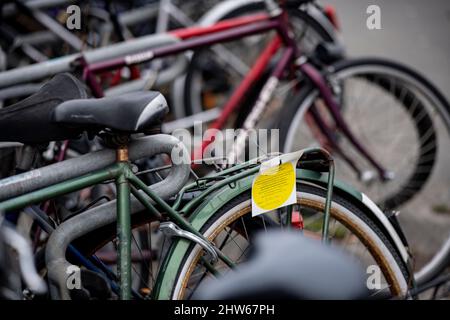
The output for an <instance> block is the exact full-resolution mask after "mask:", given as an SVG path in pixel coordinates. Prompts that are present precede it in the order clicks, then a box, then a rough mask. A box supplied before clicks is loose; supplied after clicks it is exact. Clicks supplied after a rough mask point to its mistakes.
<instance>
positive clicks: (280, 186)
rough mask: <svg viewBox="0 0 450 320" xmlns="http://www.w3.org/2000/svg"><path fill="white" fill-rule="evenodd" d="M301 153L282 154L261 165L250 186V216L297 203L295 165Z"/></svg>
mask: <svg viewBox="0 0 450 320" xmlns="http://www.w3.org/2000/svg"><path fill="white" fill-rule="evenodd" d="M302 154H303V151H302V150H300V151H297V152H292V153H287V154H283V155H281V156H278V157H275V158H272V159H270V160H268V161H266V162H263V163H262V164H261V167H260V169H259V173H258V174H257V175H256V176H255V179H254V180H253V184H252V216H253V217H254V216H257V215H259V214H262V213H265V212H268V211H272V210H275V209H278V208H281V207H284V206H287V205H290V204H293V203H296V202H297V188H296V170H295V167H296V164H297V161H298V159H300V157H301V155H302Z"/></svg>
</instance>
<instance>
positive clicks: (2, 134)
mask: <svg viewBox="0 0 450 320" xmlns="http://www.w3.org/2000/svg"><path fill="white" fill-rule="evenodd" d="M167 112H168V106H167V102H166V100H165V99H164V97H163V96H162V95H161V94H160V93H159V92H155V91H148V92H133V93H129V94H125V95H122V96H120V97H108V98H101V99H88V94H87V91H86V89H85V87H84V85H83V84H82V83H81V82H80V81H78V80H77V79H76V78H75V77H73V76H71V75H70V74H68V73H63V74H59V75H56V76H55V77H54V78H53V79H52V80H50V81H49V82H48V83H46V84H45V85H44V86H43V87H42V88H41V89H40V90H39V91H38V92H36V93H35V94H33V95H32V96H30V97H28V98H26V99H25V100H23V101H20V102H18V103H16V104H14V105H12V106H9V107H6V108H4V109H0V141H14V142H21V143H25V144H31V145H33V144H41V143H46V142H49V141H55V140H56V141H57V140H66V139H74V138H77V137H78V136H79V135H80V134H81V133H83V132H84V131H88V132H91V133H98V132H100V131H102V130H105V129H108V130H112V131H118V132H125V133H137V132H144V131H145V130H146V129H148V128H150V127H152V126H154V125H155V124H156V123H157V122H159V121H161V120H162V118H163V117H164V115H165V114H166V113H167Z"/></svg>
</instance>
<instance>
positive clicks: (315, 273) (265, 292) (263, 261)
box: [194, 230, 369, 300]
mask: <svg viewBox="0 0 450 320" xmlns="http://www.w3.org/2000/svg"><path fill="white" fill-rule="evenodd" d="M254 250H255V251H254V252H253V255H252V257H251V258H250V260H249V261H248V262H246V263H243V264H241V265H239V266H238V267H237V268H236V272H231V273H228V274H226V275H224V276H223V277H221V278H220V279H217V280H216V279H214V280H212V279H211V280H209V281H206V282H205V283H204V284H203V285H202V287H201V288H199V291H198V293H197V294H196V295H195V296H194V299H198V300H208V299H211V300H235V299H237V300H241V299H242V300H244V299H280V300H281V299H339V300H346V299H367V298H368V297H369V291H368V289H367V288H366V286H365V283H366V280H365V279H366V277H365V274H364V271H363V270H362V268H361V267H360V266H359V265H358V263H356V261H355V260H353V259H351V258H350V257H348V256H347V255H346V254H344V252H342V251H341V250H340V249H339V248H337V247H332V246H326V245H324V244H322V243H321V242H320V241H318V240H314V239H309V238H306V237H304V236H303V235H301V234H300V233H298V232H295V231H292V232H286V230H277V231H270V232H267V233H265V234H259V235H258V236H257V237H256V239H255V247H254Z"/></svg>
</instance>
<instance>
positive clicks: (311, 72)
mask: <svg viewBox="0 0 450 320" xmlns="http://www.w3.org/2000/svg"><path fill="white" fill-rule="evenodd" d="M299 68H300V70H301V72H302V73H303V74H305V75H306V76H307V77H308V78H309V79H310V80H311V81H312V83H313V84H314V85H315V86H316V87H317V88H318V90H319V92H320V95H321V97H322V98H323V100H324V102H325V105H326V106H327V108H328V110H329V111H330V113H331V115H332V117H333V119H334V121H335V122H336V124H337V126H338V128H339V129H340V130H342V132H343V133H344V134H345V136H346V137H347V138H348V139H349V141H350V142H351V143H352V144H353V146H354V147H355V148H356V149H357V150H358V151H359V152H360V153H361V154H362V155H363V156H364V157H365V158H366V159H367V160H368V161H369V162H370V163H371V164H372V165H373V166H374V168H375V169H376V170H377V171H378V174H379V175H380V177H381V178H382V179H386V178H387V176H388V172H387V170H386V169H385V168H383V167H382V165H381V164H380V163H379V162H378V161H376V160H375V158H374V157H373V156H372V155H371V154H370V153H369V152H368V150H367V149H366V148H365V147H364V146H363V145H362V144H361V143H360V142H359V141H358V139H357V138H356V137H355V136H354V135H353V133H352V132H351V130H350V128H349V127H348V125H347V124H346V122H345V120H344V119H343V117H342V115H341V113H340V111H339V109H340V108H339V105H338V104H337V103H336V101H335V100H334V98H333V93H332V92H331V89H330V88H329V86H328V85H327V84H326V82H325V79H324V77H323V76H322V75H321V74H320V72H319V71H318V70H317V69H315V68H314V67H313V66H312V65H311V64H308V63H303V64H301V65H300V67H299ZM317 116H319V117H320V114H318V115H317ZM316 123H317V125H318V127H319V128H320V129H321V130H322V132H323V133H324V134H325V136H326V135H327V129H326V128H325V127H324V126H322V125H321V124H320V122H316ZM327 140H328V142H330V145H331V146H333V147H334V148H335V149H336V150H337V151H339V150H340V148H339V147H338V146H337V144H336V143H335V142H334V141H333V139H328V138H327ZM341 153H342V154H343V152H342V151H341ZM343 155H344V154H343ZM344 157H345V158H346V160H347V161H348V162H349V164H350V166H351V167H353V168H357V167H356V164H355V163H354V162H353V161H352V160H351V159H350V158H349V157H347V156H345V155H344ZM357 171H359V170H357Z"/></svg>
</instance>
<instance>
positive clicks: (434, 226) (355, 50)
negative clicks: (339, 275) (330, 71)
mask: <svg viewBox="0 0 450 320" xmlns="http://www.w3.org/2000/svg"><path fill="white" fill-rule="evenodd" d="M319 2H321V3H322V4H332V5H334V6H335V8H336V9H337V13H338V16H339V20H340V23H341V26H342V36H343V40H344V43H345V44H346V47H347V49H348V54H349V55H351V56H362V55H366V56H367V55H374V56H382V57H387V58H392V59H395V60H398V61H400V62H403V63H405V64H408V65H410V66H413V67H414V68H415V69H417V70H418V71H420V72H422V73H423V74H424V75H426V77H427V78H429V79H430V80H431V81H432V82H433V83H435V84H436V85H437V86H438V87H439V88H440V89H441V90H442V92H443V93H444V94H445V95H446V96H447V97H448V98H450V37H449V33H448V32H449V30H450V1H448V0H430V1H423V0H395V1H393V0H321V1H319ZM371 4H375V5H378V6H379V7H380V9H381V27H382V29H381V30H368V28H367V27H366V19H367V17H368V14H367V13H366V9H367V7H368V6H369V5H371ZM440 133H441V134H445V131H444V130H441V132H440ZM449 164H450V146H449V145H448V144H447V145H446V147H444V150H442V152H441V155H440V158H439V161H438V166H437V168H436V170H435V171H434V174H433V177H432V179H431V181H430V182H429V184H428V185H427V187H426V192H424V193H422V194H421V195H420V198H419V199H417V200H416V201H412V202H410V203H409V204H408V205H406V206H405V207H403V208H402V210H401V214H400V218H401V222H402V225H403V226H404V228H405V230H406V233H407V236H408V237H409V239H410V242H411V244H412V246H413V248H414V250H415V251H416V253H417V255H418V263H419V264H422V263H423V262H424V261H426V260H427V259H428V258H429V257H430V256H431V255H432V254H433V253H434V252H436V250H437V249H438V248H439V245H440V244H441V243H442V240H443V239H445V238H446V236H447V235H449V234H450V213H447V214H442V213H441V214H438V213H436V212H435V211H436V210H433V206H435V205H438V204H443V205H447V206H450V200H449V199H450V169H449V168H448V167H446V166H447V165H449ZM433 191H439V193H440V194H441V195H440V198H439V199H437V198H436V196H435V194H434V193H433Z"/></svg>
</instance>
